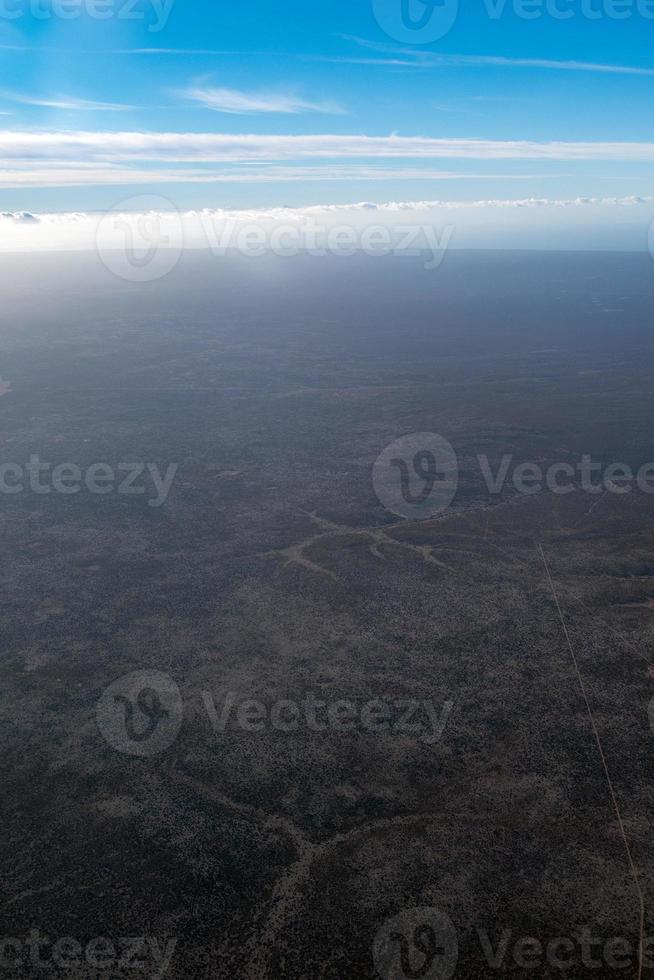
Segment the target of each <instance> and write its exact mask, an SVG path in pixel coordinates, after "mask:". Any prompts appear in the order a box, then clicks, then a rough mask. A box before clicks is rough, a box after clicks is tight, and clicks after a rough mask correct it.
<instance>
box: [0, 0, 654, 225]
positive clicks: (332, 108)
mask: <svg viewBox="0 0 654 980" xmlns="http://www.w3.org/2000/svg"><path fill="white" fill-rule="evenodd" d="M92 2H95V3H98V8H97V10H96V11H95V12H96V13H97V12H98V10H100V11H102V12H103V13H104V14H105V15H106V16H104V17H103V19H99V18H98V17H97V16H92V13H93V10H94V8H93V6H92V5H91V4H92ZM406 2H408V3H410V4H412V5H413V6H412V7H410V8H409V12H410V13H411V15H412V16H415V20H416V22H418V21H419V19H420V17H421V15H422V14H425V15H428V14H429V13H430V12H429V11H428V10H426V8H425V6H424V2H423V0H406ZM430 2H432V3H433V0H430ZM444 2H445V3H446V4H447V3H449V4H450V5H452V4H454V3H455V0H444ZM498 2H499V8H498V9H497V10H496V12H495V14H492V13H489V11H491V12H492V10H493V7H494V5H496V4H497V3H498ZM522 2H524V0H522ZM555 2H556V4H557V6H556V7H554V4H555ZM401 3H402V0H357V2H352V0H348V2H345V0H313V2H311V3H307V2H306V0H303V2H299V0H287V2H286V3H284V4H278V3H273V2H271V0H242V2H241V3H239V4H236V3H231V2H227V0H214V2H203V3H200V2H198V0H176V2H172V3H171V0H139V2H138V3H136V4H134V2H133V0H59V4H60V6H59V7H57V5H56V2H55V4H54V7H53V0H1V2H0V45H2V50H1V51H0V56H1V59H2V61H1V64H2V73H1V74H2V77H1V79H0V111H2V112H3V113H6V114H3V115H2V116H0V127H1V129H2V132H1V133H0V144H2V145H1V146H0V151H2V152H1V156H2V159H3V161H4V162H3V163H0V171H1V173H0V210H7V211H15V210H32V211H43V210H65V211H70V210H93V209H104V208H109V207H112V206H113V205H115V204H116V203H117V202H118V201H121V200H123V199H125V198H126V197H128V196H129V195H138V194H144V193H148V192H151V191H152V190H153V187H154V189H155V190H156V193H158V194H161V195H164V196H165V197H167V198H169V199H170V200H171V201H172V202H174V204H175V205H176V206H177V207H179V208H195V207H230V208H247V207H266V206H278V205H284V204H287V205H290V206H292V207H300V206H305V205H310V204H319V203H322V204H324V203H330V202H338V203H350V202H355V201H362V200H370V201H377V202H382V201H389V200H390V201H415V200H435V199H436V200H450V201H454V200H456V201H477V200H486V199H516V198H520V199H523V198H530V197H538V198H548V199H569V198H576V197H598V198H613V197H627V196H643V197H647V196H651V195H652V193H653V187H654V182H653V181H652V172H653V164H654V142H652V134H651V118H652V105H653V104H654V51H653V49H652V37H653V35H654V2H653V0H633V2H630V0H547V4H546V2H545V0H543V2H542V3H540V0H529V4H528V5H527V4H525V6H524V7H518V6H517V0H506V3H505V4H504V6H503V5H502V0H487V2H486V3H485V2H484V0H460V9H459V10H458V14H457V16H456V17H454V13H455V12H456V10H455V8H454V7H452V6H450V8H449V10H450V12H451V14H452V17H453V23H452V25H451V28H450V29H449V30H447V31H446V32H445V31H443V32H442V34H443V36H439V37H438V38H436V39H435V40H431V39H430V38H429V37H425V34H424V32H423V33H421V31H420V30H412V29H411V28H410V25H409V28H407V31H408V32H409V33H408V35H407V36H408V38H409V40H410V41H413V42H414V43H408V41H407V39H406V38H404V37H399V36H398V32H397V30H395V28H394V25H395V24H396V23H401V22H400V21H399V20H398V17H399V13H398V11H399V10H400V5H401ZM62 4H63V5H64V9H63V10H62V7H61V5H62ZM557 10H560V11H564V12H566V11H567V12H568V13H569V14H571V16H569V18H568V19H560V18H559V17H558V16H556V11H557ZM62 12H65V13H67V17H65V18H64V17H63V16H62ZM525 12H529V13H530V19H525V16H524V14H525ZM618 14H620V15H621V16H622V18H623V19H616V16H617V15H618ZM434 16H435V14H434ZM384 28H386V29H384ZM400 33H401V32H400ZM393 34H395V36H392V35H393ZM425 41H427V43H424V42H425ZM153 49H156V50H153ZM80 134H82V135H80ZM100 134H102V135H100ZM116 134H123V135H122V136H120V137H117V136H116ZM124 134H128V135H124ZM129 134H131V136H130V135H129ZM157 134H160V136H159V137H157ZM161 134H166V135H165V136H164V135H161ZM179 134H187V135H188V134H195V135H196V137H197V139H195V140H194V141H191V142H190V143H189V141H188V139H186V141H185V140H183V139H181V138H178V137H179ZM243 135H248V137H252V139H250V140H249V141H248V142H247V144H244V143H243V142H242V141H240V142H239V140H238V139H237V137H241V136H243ZM146 137H147V138H146ZM257 137H264V138H265V139H262V140H259V141H257V139H256V138H257ZM271 137H274V138H275V139H271ZM278 137H279V139H277V138H278ZM320 137H324V138H325V139H320ZM343 137H349V141H348V139H345V140H344V139H343ZM358 137H378V138H379V139H378V140H377V141H372V140H369V141H367V142H366V141H364V140H357V139H355V138H358ZM389 137H391V139H389ZM230 138H231V139H230ZM289 138H290V139H289ZM416 140H422V142H421V143H420V144H417V142H416Z"/></svg>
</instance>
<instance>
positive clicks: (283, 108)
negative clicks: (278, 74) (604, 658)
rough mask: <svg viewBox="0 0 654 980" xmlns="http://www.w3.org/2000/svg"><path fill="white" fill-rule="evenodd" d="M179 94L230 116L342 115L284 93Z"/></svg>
mask: <svg viewBox="0 0 654 980" xmlns="http://www.w3.org/2000/svg"><path fill="white" fill-rule="evenodd" d="M182 94H183V95H184V96H185V97H186V98H188V99H191V100H192V101H193V102H198V103H199V104H200V105H202V106H204V107H205V108H207V109H213V110H214V111H215V112H225V113H229V114H230V115H251V114H258V113H283V114H285V115H298V114H300V113H304V112H319V113H326V114H329V115H340V114H341V113H343V112H344V111H345V110H344V109H343V108H342V107H341V106H339V105H336V104H335V103H332V102H310V101H307V100H306V99H302V98H300V97H298V96H297V95H292V94H290V93H283V92H240V91H238V90H237V89H231V88H211V87H202V86H195V87H193V86H192V87H190V88H188V89H185V90H184V91H183V92H182Z"/></svg>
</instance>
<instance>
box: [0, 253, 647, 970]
mask: <svg viewBox="0 0 654 980" xmlns="http://www.w3.org/2000/svg"><path fill="white" fill-rule="evenodd" d="M0 276H2V280H3V313H2V323H1V325H0V351H1V353H0V376H1V377H2V378H3V379H4V382H5V385H4V388H8V390H6V391H4V393H3V394H2V396H1V397H0V463H11V464H16V465H20V466H25V465H26V464H27V463H28V461H29V459H30V456H33V455H37V456H38V457H39V459H40V460H42V461H46V462H47V463H48V464H52V465H56V464H62V463H72V464H75V465H77V466H79V467H80V468H81V469H82V470H83V471H86V470H87V469H88V467H90V466H92V465H94V464H97V463H99V462H102V463H106V464H108V465H110V466H112V467H118V466H119V465H120V464H121V463H130V462H133V461H143V462H150V463H152V464H156V465H157V466H158V467H159V468H160V469H161V471H162V472H163V471H165V469H166V467H167V466H168V465H170V464H174V465H176V466H177V467H178V469H177V471H176V476H175V479H174V482H173V485H172V487H171V489H170V493H169V494H168V497H167V499H166V501H165V503H164V504H163V505H162V506H160V507H152V506H150V505H149V503H150V502H151V500H150V498H149V497H148V495H147V494H144V495H131V494H119V493H113V492H108V493H105V494H91V493H89V492H85V491H82V492H79V493H77V494H63V493H55V492H50V493H42V494H40V493H36V492H34V491H33V490H30V489H29V488H26V489H25V490H24V491H23V492H20V493H15V494H6V493H4V494H0V549H1V553H2V563H1V564H0V582H1V587H0V691H1V695H2V697H1V703H0V739H1V742H2V751H1V752H0V770H1V773H2V776H1V780H2V794H1V798H0V808H1V810H2V827H3V834H2V837H3V845H4V846H3V848H2V851H3V856H2V858H1V868H2V874H1V875H0V936H4V937H18V938H19V939H24V938H25V937H26V936H27V935H28V934H29V932H30V930H31V929H33V928H38V929H39V930H40V932H41V934H43V935H47V936H48V937H49V938H50V940H51V942H55V941H56V939H57V938H59V937H74V938H75V939H76V940H77V941H78V942H79V943H80V944H82V946H84V945H86V944H87V943H89V942H90V941H91V940H92V939H94V938H95V937H110V938H111V939H112V941H113V942H114V943H116V944H118V943H119V940H120V939H121V937H128V936H144V937H145V936H148V937H157V939H158V941H159V942H160V943H162V944H165V943H166V942H167V941H168V940H169V939H171V938H174V939H175V940H176V941H177V945H176V948H175V951H174V954H173V957H172V960H171V963H170V966H169V969H168V972H167V976H169V977H171V978H180V980H181V978H195V977H207V978H209V977H211V978H219V980H223V978H225V980H227V978H229V980H231V978H243V980H267V978H270V980H276V978H280V977H284V978H288V980H305V978H311V980H313V978H319V977H320V978H325V980H372V978H373V977H375V976H377V975H378V974H377V973H376V969H375V963H374V960H373V951H372V950H373V942H374V939H375V936H376V934H377V933H378V930H379V929H380V928H381V927H382V926H383V924H384V922H385V921H387V920H388V919H390V918H392V917H393V916H396V915H398V914H399V913H401V912H402V910H409V909H412V908H416V907H418V908H425V907H433V908H436V909H439V910H440V911H441V912H442V913H444V914H445V915H447V916H449V918H450V919H451V921H452V923H453V924H454V927H455V929H456V932H457V934H458V944H459V957H458V965H457V972H456V973H455V977H461V978H470V980H476V978H487V977H492V976H495V975H497V976H505V977H512V978H513V977H527V976H534V975H537V976H539V977H554V976H562V975H567V976H574V977H575V980H576V978H583V977H586V976H589V977H591V976H592V977H598V978H599V977H602V978H605V977H606V978H608V977H614V976H616V975H617V976H630V977H635V976H636V970H635V968H634V966H633V963H632V961H629V962H627V960H624V961H623V963H624V965H623V966H622V967H621V968H617V967H615V966H611V965H609V964H608V963H607V962H606V961H605V959H601V962H600V964H599V966H597V965H596V966H594V967H591V966H589V965H584V963H583V962H581V961H579V962H577V961H576V960H575V962H574V966H573V968H572V970H571V971H570V970H568V971H561V970H557V969H556V968H555V967H553V966H552V964H551V963H550V964H548V963H545V964H543V965H541V966H539V967H538V968H537V969H536V970H534V969H533V968H532V969H528V968H526V967H525V966H520V965H519V964H518V962H516V959H515V957H514V955H513V945H514V943H515V942H517V941H518V940H519V939H521V938H525V937H535V938H536V939H538V940H539V941H540V942H542V943H543V944H547V942H548V941H550V940H551V939H553V938H555V937H567V938H570V939H572V941H573V943H576V938H575V937H577V936H579V935H580V934H581V930H583V929H584V928H585V927H587V928H588V929H591V930H592V932H593V935H594V936H597V937H601V939H602V941H605V940H608V939H610V938H611V937H622V938H623V939H624V940H625V941H626V942H628V943H630V944H631V945H632V947H635V946H636V945H637V943H638V940H639V931H640V929H639V927H640V899H639V890H640V892H641V893H642V895H643V898H644V901H645V926H644V929H645V933H646V934H652V935H653V936H654V907H653V905H652V900H653V899H654V889H653V888H652V885H651V882H652V874H653V872H654V860H653V858H654V852H653V848H652V813H653V812H654V787H653V782H652V776H653V770H652V758H653V749H654V734H653V733H652V730H651V729H650V725H649V719H648V707H649V702H650V700H651V699H652V697H653V696H654V652H653V649H652V639H653V636H654V524H653V521H652V518H653V517H654V496H652V495H651V494H647V493H643V492H641V491H639V490H638V489H633V490H632V492H630V493H625V494H616V493H610V492H601V493H598V494H590V493H588V492H587V491H585V490H584V489H583V488H582V487H581V486H578V485H575V486H574V488H573V490H572V491H571V492H570V493H567V494H555V493H552V492H550V491H548V490H547V489H545V490H543V491H542V492H538V493H532V494H525V493H519V492H518V491H517V490H516V488H515V486H514V485H513V483H512V482H511V481H510V480H508V481H507V483H506V485H505V486H504V488H503V489H502V490H501V492H499V493H490V492H489V490H488V487H487V486H486V484H485V481H484V479H483V475H482V471H481V469H480V465H479V460H478V457H479V456H480V455H482V456H485V457H487V458H488V459H489V461H490V462H491V465H492V468H493V470H494V471H496V470H497V469H498V467H499V466H500V465H501V461H502V458H503V457H505V456H510V457H511V458H512V460H513V461H514V463H515V465H517V464H519V463H523V462H536V463H537V464H538V465H540V466H541V467H543V468H545V469H546V468H547V467H548V466H551V465H552V464H555V463H568V464H575V465H576V463H577V461H578V460H579V459H580V458H581V457H582V456H584V455H588V456H591V457H592V459H593V460H594V461H596V462H597V463H598V464H600V465H601V466H602V467H603V468H604V467H607V466H609V465H610V464H612V463H618V462H620V463H624V464H628V465H629V466H631V467H632V468H633V469H634V470H638V469H639V468H640V467H641V466H643V465H644V464H646V463H649V462H654V428H653V426H652V405H653V401H652V399H653V396H654V265H653V264H652V262H651V259H650V258H649V256H645V255H639V254H634V255H628V254H602V253H597V254H574V253H570V254H553V253H550V254H543V253H521V254H517V253H494V254H491V253H457V252H451V253H450V254H448V255H447V257H446V259H445V262H444V263H443V265H442V266H441V268H440V269H438V270H436V271H433V270H432V271H427V270H425V269H423V268H422V266H421V262H420V260H419V259H417V258H413V259H406V258H394V259H383V260H382V259H378V260H377V259H370V258H364V257H360V258H354V259H353V258H350V259H339V258H332V259H320V260H319V259H316V258H311V257H306V258H297V259H293V260H290V259H245V258H241V259H224V258H223V259H217V258H214V257H212V256H210V255H209V254H206V253H188V254H185V256H184V257H183V259H182V262H181V264H180V266H179V267H178V268H177V269H176V270H175V272H174V273H172V274H171V275H169V276H168V277H167V278H166V279H164V280H161V281H159V282H156V283H147V284H144V285H135V284H132V283H126V282H122V281H120V280H118V279H116V278H114V277H112V276H111V275H110V274H109V273H107V272H106V271H104V270H103V269H102V267H101V266H100V263H99V261H98V260H97V259H96V258H95V257H90V256H85V255H82V254H78V255H64V256H56V257H55V256H50V257H45V256H29V257H26V256H20V257H19V256H4V257H2V259H0ZM4 388H0V391H3V390H4ZM416 432H417V433H420V432H434V433H438V434H439V435H441V436H443V437H444V438H446V439H447V440H448V441H449V442H450V443H451V444H452V446H453V447H454V449H455V451H456V453H457V456H458V459H459V467H460V480H459V489H458V493H457V495H456V497H455V499H454V501H453V503H452V505H451V506H450V507H449V508H448V509H447V510H445V511H443V512H442V513H439V514H437V515H435V516H434V517H433V518H430V519H426V520H416V521H412V520H410V519H402V518H400V517H398V516H397V515H396V514H393V513H390V512H389V511H388V510H386V509H385V508H384V507H383V506H382V504H381V503H380V502H379V500H378V498H377V496H376V494H375V489H374V486H373V481H372V468H373V464H374V462H375V460H376V459H377V457H378V456H379V454H380V453H381V452H382V451H383V450H384V448H385V447H386V446H387V445H389V444H390V443H392V442H393V441H394V440H396V439H398V438H400V437H402V436H403V435H405V434H408V433H416ZM543 556H544V557H545V561H546V563H547V566H548V568H549V572H550V576H551V580H550V577H549V576H548V574H547V568H546V566H545V562H544V560H543ZM555 596H556V598H557V599H558V603H559V608H560V613H559V608H557V602H556V600H555ZM564 626H565V629H564ZM566 630H567V638H566ZM568 641H569V642H568ZM571 651H572V653H573V654H574V658H573V656H572V655H571ZM575 658H576V662H577V664H578V667H579V672H580V675H581V677H582V680H583V685H584V691H585V692H586V696H587V699H588V705H587V704H586V702H585V700H584V697H583V694H582V689H581V687H580V684H579V677H578V675H577V671H576V669H575V662H574V659H575ZM135 671H158V672H164V673H166V674H167V675H169V676H170V677H171V678H172V679H173V680H174V682H175V683H176V684H177V685H178V687H179V690H180V692H181V697H182V700H183V706H184V710H183V720H182V723H181V727H180V730H179V733H178V735H177V737H176V738H175V739H174V741H173V742H172V744H171V745H169V746H168V747H167V748H166V749H165V750H164V751H162V752H160V753H157V754H156V755H154V756H152V757H144V758H139V757H134V756H132V755H127V754H124V753H121V752H118V751H116V750H115V748H114V747H113V746H112V745H110V744H109V743H108V741H107V740H106V738H104V737H103V734H102V731H101V730H100V729H99V727H98V724H97V720H96V709H97V705H98V701H99V699H100V698H101V696H102V693H103V691H105V690H106V688H107V687H108V686H109V685H111V684H112V683H113V682H115V681H116V680H117V679H118V678H120V677H122V676H124V675H128V674H130V673H131V672H135ZM208 694H210V695H211V698H212V700H213V703H214V704H215V705H217V706H220V705H222V704H223V703H224V702H225V699H226V698H228V696H230V695H231V694H234V695H235V696H236V697H237V698H238V699H241V700H243V701H245V700H248V699H249V700H256V701H259V702H261V703H263V704H264V705H266V706H269V707H270V708H271V709H272V707H273V706H274V705H275V704H278V703H279V702H280V701H291V702H293V703H297V704H299V703H304V702H305V700H306V698H307V696H312V697H314V698H315V699H317V700H318V701H320V702H322V703H325V704H327V705H329V704H335V703H337V702H339V701H342V700H345V701H348V702H352V703H354V704H356V705H360V706H363V705H366V704H368V703H370V702H373V701H376V702H382V703H384V704H389V703H396V702H400V701H407V700H409V701H411V700H413V701H420V702H421V703H425V702H429V703H431V704H433V705H435V706H436V708H437V709H438V711H439V712H440V711H441V710H442V709H443V706H444V705H446V704H448V703H450V702H451V704H452V709H451V713H450V714H449V716H448V718H447V723H446V725H445V727H444V730H443V733H442V736H441V737H440V739H438V740H437V741H434V742H432V743H431V744H430V743H429V741H428V740H426V739H424V738H421V737H418V736H415V735H411V734H407V733H405V732H403V731H394V730H387V731H383V732H377V731H370V730H366V729H365V728H361V730H359V728H357V727H356V726H355V729H354V730H349V731H337V730H334V729H333V727H331V728H330V727H329V726H325V728H324V729H322V728H321V729H320V730H315V731H314V730H311V729H309V728H307V727H306V726H304V727H300V729H299V730H296V731H290V732H286V731H281V730H279V729H275V728H273V727H272V726H270V725H267V726H265V727H264V730H263V731H260V732H256V731H248V730H245V729H244V728H243V727H242V726H241V725H239V724H238V723H236V721H235V716H234V715H232V716H231V717H230V719H229V722H228V723H227V724H226V726H225V728H224V730H220V729H218V730H216V729H215V726H214V725H212V723H211V718H210V715H209V714H208V712H207V708H206V702H207V695H208ZM589 708H590V713H589ZM591 714H592V719H593V722H594V724H595V726H596V729H595V731H594V730H593V725H592V724H591ZM598 742H599V744H601V747H602V751H603V752H604V757H605V761H606V765H607V767H608V770H609V772H610V776H611V780H612V787H613V789H614V792H615V796H616V800H617V803H618V806H619V811H620V815H621V818H622V828H621V826H620V822H619V821H618V818H617V815H616V810H615V807H614V804H613V802H612V799H611V795H610V791H609V787H608V785H607V779H606V770H605V768H604V765H603V762H602V757H601V754H600V751H599V745H598ZM623 831H624V833H623ZM625 838H626V842H627V843H628V846H629V849H630V853H631V855H632V858H633V861H634V866H635V870H636V876H635V877H634V874H633V869H631V868H630V866H629V863H628V856H627V852H626V847H625ZM480 931H481V932H482V933H483V934H487V935H488V936H489V937H490V939H491V941H492V944H493V946H494V947H497V946H498V944H499V943H500V941H501V939H502V935H503V934H505V933H506V932H507V931H508V932H510V935H511V937H512V938H511V941H510V943H509V945H508V947H507V952H506V956H505V958H504V960H503V962H502V964H501V965H499V966H498V967H497V969H494V968H492V967H491V965H489V963H488V961H487V959H486V957H485V954H484V949H483V944H482V943H481V941H480V935H479V933H480ZM576 948H577V947H576V945H575V949H576ZM146 959H147V958H146ZM144 964H145V965H144V967H143V970H142V971H141V974H140V975H143V971H146V972H147V971H148V970H149V971H150V973H149V975H156V973H155V972H154V971H153V969H152V967H151V963H150V961H149V960H147V962H145V961H144ZM30 969H31V967H27V966H25V963H23V966H22V968H21V969H20V970H18V972H17V975H31V974H30V973H29V970H30ZM5 973H6V974H7V975H12V971H11V969H10V968H7V969H6V970H5ZM36 973H38V971H36V970H35V975H36ZM55 973H62V975H63V971H61V970H59V971H57V970H55ZM38 975H43V974H42V972H41V973H39V974H38ZM66 975H68V976H78V975H79V976H83V977H90V976H96V975H97V976H107V973H106V971H105V972H103V971H102V970H101V969H98V970H97V971H95V972H94V971H93V970H92V969H91V968H90V967H89V965H88V964H86V965H85V966H84V967H80V968H79V970H78V972H75V970H74V969H72V970H68V972H67V974H66ZM123 975H125V976H130V975H134V972H133V971H132V972H130V971H129V970H128V969H127V968H125V970H124V971H122V972H121V970H120V969H118V968H116V969H114V970H113V971H112V972H111V976H123ZM416 975H417V976H428V977H431V976H438V977H440V976H441V974H437V973H429V972H423V973H420V972H418V973H416ZM442 975H443V976H444V974H442ZM643 975H644V976H647V975H654V973H653V972H652V970H651V969H649V970H648V969H646V970H645V971H644V974H643ZM400 977H401V974H397V976H394V977H393V980H400ZM387 980H390V978H387Z"/></svg>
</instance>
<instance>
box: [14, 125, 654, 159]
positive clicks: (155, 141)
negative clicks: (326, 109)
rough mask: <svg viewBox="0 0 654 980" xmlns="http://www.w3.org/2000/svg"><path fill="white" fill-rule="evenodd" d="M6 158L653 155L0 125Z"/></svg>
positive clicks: (556, 144)
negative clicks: (5, 127)
mask: <svg viewBox="0 0 654 980" xmlns="http://www.w3.org/2000/svg"><path fill="white" fill-rule="evenodd" d="M0 156H2V158H4V160H5V161H8V160H11V161H14V160H16V161H18V160H48V159H50V160H52V159H58V160H74V161H89V160H94V161H105V162H122V163H128V162H131V161H139V160H150V161H157V162H160V163H191V162H194V163H227V162H247V161H250V160H255V161H279V160H300V159H321V158H322V159H334V158H344V159H345V158H348V159H352V158H367V159H370V158H376V159H379V158H385V159H448V158H449V159H466V160H605V161H607V160H608V161H611V160H613V161H623V162H627V161H631V162H641V163H653V162H654V142H642V143H640V142H638V143H637V142H607V141H601V142H564V141H560V140H558V141H548V142H536V141H533V140H482V139H451V138H445V139H441V138H432V137H425V136H394V135H391V136H350V135H345V136H341V135H329V134H326V135H315V136H283V135H280V136H277V135H263V136H262V135H255V134H231V133H156V132H85V131H83V130H82V131H73V132H71V131H58V132H40V131H32V130H4V131H2V132H0Z"/></svg>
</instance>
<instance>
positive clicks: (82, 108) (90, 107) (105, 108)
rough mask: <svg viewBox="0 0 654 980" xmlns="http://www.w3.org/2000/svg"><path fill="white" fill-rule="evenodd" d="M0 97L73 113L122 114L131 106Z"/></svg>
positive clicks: (4, 94) (8, 94) (66, 98)
mask: <svg viewBox="0 0 654 980" xmlns="http://www.w3.org/2000/svg"><path fill="white" fill-rule="evenodd" d="M0 96H1V97H2V98H4V99H6V100H7V101H9V102H16V103H18V104H20V105H31V106H41V107H43V108H46V109H70V110H74V111H75V112H124V111H125V110H128V109H132V108H133V106H129V105H117V104H115V103H113V102H93V101H92V100H89V99H78V98H75V97H71V96H65V95H62V96H58V97H56V98H50V97H46V96H38V95H22V94H20V93H18V92H6V91H5V92H1V93H0Z"/></svg>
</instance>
